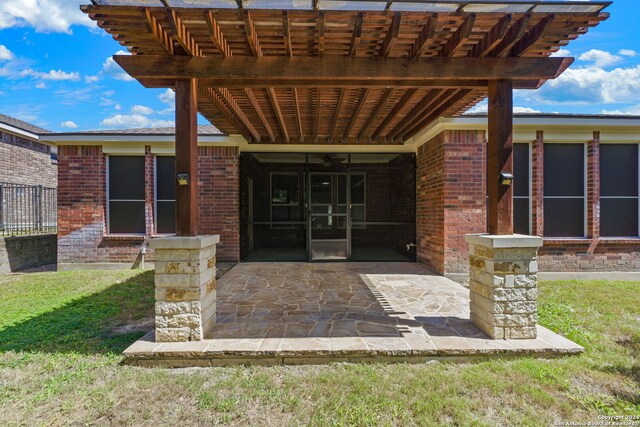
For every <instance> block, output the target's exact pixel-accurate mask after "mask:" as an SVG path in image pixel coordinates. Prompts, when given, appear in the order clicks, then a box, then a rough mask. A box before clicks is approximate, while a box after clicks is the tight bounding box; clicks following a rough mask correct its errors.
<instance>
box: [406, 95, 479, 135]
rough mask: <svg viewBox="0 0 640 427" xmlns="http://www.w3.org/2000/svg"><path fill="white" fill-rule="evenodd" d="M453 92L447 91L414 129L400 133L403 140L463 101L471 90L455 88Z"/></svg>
mask: <svg viewBox="0 0 640 427" xmlns="http://www.w3.org/2000/svg"><path fill="white" fill-rule="evenodd" d="M452 92H453V93H446V94H445V95H443V96H442V97H441V98H440V99H439V100H438V102H437V103H435V104H434V105H433V106H432V111H431V112H430V114H428V115H427V116H426V117H425V118H423V119H422V120H421V121H420V122H418V123H417V124H416V125H415V126H414V127H413V128H412V129H409V130H408V131H406V132H404V133H403V134H402V135H398V138H399V139H400V140H401V141H404V140H407V139H409V138H411V137H412V136H414V135H415V134H416V133H418V132H419V131H420V130H421V129H424V127H425V126H427V125H428V124H429V123H431V122H432V121H434V120H436V119H437V118H438V117H440V116H441V115H443V114H444V113H445V112H447V111H448V110H450V109H451V108H452V107H453V106H454V105H455V104H457V103H458V102H460V101H462V100H463V99H464V97H465V96H467V95H468V94H469V90H467V89H462V90H453V91H452Z"/></svg>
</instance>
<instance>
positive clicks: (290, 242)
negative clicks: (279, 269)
mask: <svg viewBox="0 0 640 427" xmlns="http://www.w3.org/2000/svg"><path fill="white" fill-rule="evenodd" d="M240 180H241V257H242V259H243V260H246V261H337V260H345V261H346V260H350V261H414V260H415V247H414V243H415V208H416V207H415V194H416V193H415V156H414V155H413V154H406V153H352V154H349V153H243V154H242V156H241V160H240Z"/></svg>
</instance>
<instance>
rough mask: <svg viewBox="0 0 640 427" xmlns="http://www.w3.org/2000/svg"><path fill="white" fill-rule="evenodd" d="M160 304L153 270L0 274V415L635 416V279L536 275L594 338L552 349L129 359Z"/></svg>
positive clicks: (264, 420) (148, 419)
mask: <svg viewBox="0 0 640 427" xmlns="http://www.w3.org/2000/svg"><path fill="white" fill-rule="evenodd" d="M152 313H153V276H152V274H151V273H149V272H146V273H142V274H139V273H137V272H135V271H126V272H60V273H37V274H30V275H11V276H0V420H1V421H0V424H2V425H30V426H31V425H68V424H73V425H75V424H91V425H143V426H144V425H149V426H151V425H153V426H162V425H173V424H180V425H211V424H225V425H228V424H230V425H247V424H250V425H255V424H258V425H277V426H282V425H300V424H304V425H323V426H324V425H336V426H341V425H363V426H364V425H442V424H453V425H478V426H481V425H487V426H494V425H553V424H554V422H556V421H561V420H562V421H581V422H589V421H591V422H597V421H598V416H629V417H634V416H635V417H640V283H624V282H596V281H593V282H587V281H582V282H578V281H571V282H570V281H567V282H543V283H541V284H540V305H539V313H540V323H542V324H543V325H545V326H547V327H549V328H550V329H552V330H554V331H557V332H559V333H561V334H563V335H565V336H567V337H569V338H570V339H572V340H574V341H576V342H578V343H580V344H581V345H583V346H584V347H585V348H586V350H587V351H586V352H585V353H584V354H582V355H580V356H578V357H571V358H564V359H552V360H544V359H531V358H522V359H515V360H491V361H485V362H476V363H462V364H448V363H429V364H422V365H404V364H397V365H382V364H380V365H350V364H333V365H325V366H279V367H238V368H208V369H195V368H194V369H178V370H167V369H144V368H136V367H129V366H121V365H120V364H119V362H120V360H121V358H120V352H121V351H122V350H123V349H124V348H126V347H127V346H128V345H129V344H130V343H132V342H133V341H135V340H136V339H137V338H138V337H140V336H141V335H142V334H143V333H144V330H145V329H148V328H149V327H150V324H149V322H148V320H149V319H150V318H151V317H152ZM637 419H638V418H636V420H637Z"/></svg>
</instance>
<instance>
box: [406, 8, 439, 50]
mask: <svg viewBox="0 0 640 427" xmlns="http://www.w3.org/2000/svg"><path fill="white" fill-rule="evenodd" d="M437 21H438V16H437V15H435V14H433V15H431V16H430V17H429V18H427V22H426V23H425V24H424V26H423V27H422V30H420V33H419V34H418V38H417V39H416V41H415V43H414V44H413V46H412V47H411V54H410V57H411V58H418V57H420V55H422V52H424V51H425V49H426V48H427V47H428V46H429V43H430V42H431V40H432V39H433V35H434V33H435V32H436V22H437Z"/></svg>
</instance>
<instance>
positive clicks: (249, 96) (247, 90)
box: [242, 87, 276, 142]
mask: <svg viewBox="0 0 640 427" xmlns="http://www.w3.org/2000/svg"><path fill="white" fill-rule="evenodd" d="M242 91H243V92H244V96H246V97H247V99H248V100H249V103H250V104H251V106H252V107H253V109H254V111H255V112H256V114H257V115H258V118H260V123H261V124H262V127H264V129H265V130H266V131H267V134H268V135H269V139H271V142H275V140H276V136H275V134H274V133H273V129H271V126H270V125H269V120H267V118H266V117H265V115H264V111H262V108H261V107H260V104H258V100H257V99H256V96H255V94H254V93H253V90H252V89H251V88H248V87H245V88H242Z"/></svg>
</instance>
